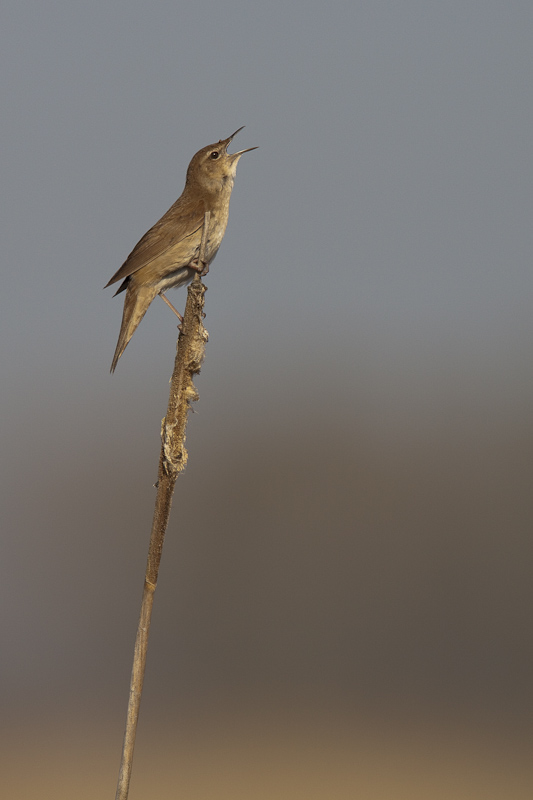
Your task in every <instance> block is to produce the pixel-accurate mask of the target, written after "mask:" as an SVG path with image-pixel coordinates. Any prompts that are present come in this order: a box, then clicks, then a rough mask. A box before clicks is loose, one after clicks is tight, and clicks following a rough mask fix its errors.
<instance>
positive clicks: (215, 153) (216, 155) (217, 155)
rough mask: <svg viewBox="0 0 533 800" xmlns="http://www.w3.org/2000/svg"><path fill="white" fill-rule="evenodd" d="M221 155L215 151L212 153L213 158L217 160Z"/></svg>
mask: <svg viewBox="0 0 533 800" xmlns="http://www.w3.org/2000/svg"><path fill="white" fill-rule="evenodd" d="M219 155H220V153H219V152H218V150H213V152H212V153H211V158H212V159H213V160H215V158H218V157H219Z"/></svg>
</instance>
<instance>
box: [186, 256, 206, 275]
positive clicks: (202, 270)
mask: <svg viewBox="0 0 533 800" xmlns="http://www.w3.org/2000/svg"><path fill="white" fill-rule="evenodd" d="M188 266H189V269H193V270H195V272H197V273H198V275H199V276H200V278H203V277H204V275H207V273H208V272H209V264H208V263H207V261H199V260H198V259H197V258H195V259H194V261H191V263H190V264H189V265H188Z"/></svg>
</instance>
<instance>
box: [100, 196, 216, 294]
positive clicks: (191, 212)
mask: <svg viewBox="0 0 533 800" xmlns="http://www.w3.org/2000/svg"><path fill="white" fill-rule="evenodd" d="M203 221H204V208H203V204H202V205H201V206H200V205H199V203H198V202H187V201H185V202H184V201H183V198H180V199H179V200H177V201H176V202H175V203H174V205H173V206H171V208H169V210H168V211H167V213H166V214H164V215H163V216H162V217H161V219H160V220H159V221H158V222H156V223H155V225H154V226H153V227H152V228H150V230H149V231H148V232H147V233H145V234H144V236H143V237H142V239H141V240H140V241H139V242H138V243H137V244H136V245H135V247H134V248H133V250H132V251H131V253H130V254H129V256H128V257H127V259H126V260H125V262H124V263H123V265H122V266H121V267H120V269H119V270H118V271H117V272H115V274H114V275H113V277H112V278H111V280H110V281H109V282H108V283H106V285H105V287H104V288H105V289H106V288H107V287H108V286H111V284H113V283H116V282H117V281H120V280H123V279H124V278H127V277H128V276H129V275H132V274H133V273H134V272H137V270H139V269H141V268H142V267H145V266H146V265H147V264H149V263H150V262H151V261H153V260H154V259H155V258H159V257H160V256H161V255H163V254H164V253H165V252H166V251H167V250H170V249H171V248H173V247H175V246H176V245H177V244H178V242H181V241H182V240H183V239H186V238H187V237H188V236H192V235H193V234H194V233H196V232H197V231H198V230H200V228H201V227H202V225H203ZM183 266H186V265H185V264H184V265H183Z"/></svg>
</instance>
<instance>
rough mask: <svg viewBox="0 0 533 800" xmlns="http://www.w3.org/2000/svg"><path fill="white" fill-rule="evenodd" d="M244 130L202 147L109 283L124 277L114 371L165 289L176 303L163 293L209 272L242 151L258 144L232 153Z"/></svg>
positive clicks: (109, 284) (222, 232)
mask: <svg viewBox="0 0 533 800" xmlns="http://www.w3.org/2000/svg"><path fill="white" fill-rule="evenodd" d="M239 131H242V128H239V130H236V131H235V133H233V134H232V135H231V136H228V138H227V139H221V140H220V141H219V142H218V143H217V144H210V145H208V146H207V147H203V148H202V149H201V150H199V151H198V152H197V153H196V155H195V156H194V157H193V159H192V161H191V163H190V164H189V167H188V169H187V179H186V181H185V188H184V190H183V193H182V195H181V197H179V198H178V199H177V200H176V202H175V203H174V205H173V206H171V207H170V208H169V210H168V211H167V213H166V214H164V215H163V216H162V217H161V219H160V220H159V222H156V224H155V225H154V226H153V228H150V230H149V231H148V232H147V233H145V234H144V236H143V238H142V239H141V240H140V242H138V244H137V245H136V246H135V247H134V249H133V250H132V251H131V253H130V254H129V256H128V257H127V259H126V261H125V262H124V263H123V265H122V266H121V268H120V269H119V270H118V272H115V274H114V275H113V277H112V278H111V280H110V281H109V283H107V284H106V286H105V287H104V288H107V286H111V284H113V283H116V282H117V281H120V280H122V283H121V285H120V286H119V288H118V290H117V291H116V292H115V294H119V293H120V292H123V291H124V290H126V297H125V299H124V311H123V314H122V325H121V328H120V334H119V337H118V342H117V348H116V350H115V355H114V356H113V362H112V364H111V372H114V371H115V367H116V366H117V362H118V360H119V358H120V356H121V355H122V353H123V352H124V350H125V349H126V345H127V344H128V342H129V340H130V339H131V337H132V336H133V334H134V333H135V330H136V328H137V326H138V324H139V323H140V321H141V320H142V318H143V317H144V315H145V313H146V311H147V309H148V306H149V305H150V303H151V302H152V300H153V299H154V297H155V296H156V295H158V294H160V295H161V296H162V298H163V299H164V300H165V301H166V302H167V304H168V305H170V307H171V308H173V306H172V304H171V303H170V302H169V301H168V300H167V298H166V297H165V296H164V292H166V290H167V289H170V288H177V287H178V286H183V285H185V284H187V283H190V281H191V280H192V279H193V278H194V275H195V274H196V272H200V274H202V275H205V274H206V273H207V272H208V271H209V265H210V264H211V262H212V261H213V259H214V257H215V256H216V254H217V252H218V248H219V247H220V244H221V242H222V239H223V238H224V233H225V231H226V225H227V224H228V213H229V201H230V197H231V190H232V189H233V182H234V180H235V173H236V170H237V163H238V161H239V159H240V157H241V156H242V154H243V153H248V152H249V151H250V150H256V149H257V148H256V147H249V148H248V149H247V150H240V151H239V152H238V153H232V154H230V153H228V152H227V149H228V145H229V143H230V142H231V140H232V139H233V138H234V136H236V135H237V134H238V133H239ZM206 211H209V212H210V218H209V228H208V236H207V242H206V248H205V260H204V262H203V263H202V264H199V263H198V254H199V250H200V242H201V239H202V228H203V224H204V215H205V212H206ZM174 311H175V309H174ZM176 313H177V312H176ZM178 316H179V315H178Z"/></svg>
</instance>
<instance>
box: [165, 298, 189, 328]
mask: <svg viewBox="0 0 533 800" xmlns="http://www.w3.org/2000/svg"><path fill="white" fill-rule="evenodd" d="M159 297H160V298H161V300H164V301H165V303H166V304H167V306H168V307H169V308H171V309H172V311H173V312H174V314H175V315H176V316H177V318H178V319H179V321H180V325H181V323H182V322H183V317H182V316H181V314H180V312H179V311H178V310H177V309H176V308H174V306H173V305H172V303H171V302H170V300H169V299H168V297H167V296H166V295H164V294H163V292H159ZM178 327H179V326H178Z"/></svg>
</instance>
